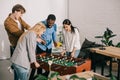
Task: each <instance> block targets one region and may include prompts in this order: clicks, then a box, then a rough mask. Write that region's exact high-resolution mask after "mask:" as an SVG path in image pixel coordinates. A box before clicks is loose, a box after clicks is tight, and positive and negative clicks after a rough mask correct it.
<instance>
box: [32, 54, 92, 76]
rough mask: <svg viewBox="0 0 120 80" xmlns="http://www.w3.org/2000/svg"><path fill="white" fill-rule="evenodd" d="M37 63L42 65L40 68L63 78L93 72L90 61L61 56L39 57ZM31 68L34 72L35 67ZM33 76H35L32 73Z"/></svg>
mask: <svg viewBox="0 0 120 80" xmlns="http://www.w3.org/2000/svg"><path fill="white" fill-rule="evenodd" d="M37 62H38V63H39V64H40V68H42V69H45V70H46V71H55V72H58V73H59V74H60V75H61V76H62V75H67V74H73V73H77V72H83V71H90V70H91V60H90V59H86V60H85V59H82V58H73V57H67V56H60V55H52V56H41V55H40V56H37ZM31 67H32V70H33V72H34V70H35V67H34V65H32V66H31ZM34 73H35V72H34ZM31 75H33V73H32V72H31Z"/></svg>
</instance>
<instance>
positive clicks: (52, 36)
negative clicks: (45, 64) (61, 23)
mask: <svg viewBox="0 0 120 80" xmlns="http://www.w3.org/2000/svg"><path fill="white" fill-rule="evenodd" d="M42 23H43V24H44V25H45V26H46V25H47V22H46V20H45V21H42ZM56 30H57V25H56V24H54V25H53V26H52V27H51V28H48V27H47V26H46V31H45V32H44V33H43V34H42V36H41V38H42V39H43V40H45V41H46V44H45V45H43V44H41V43H37V45H38V46H39V47H40V48H41V49H42V50H44V51H45V50H46V49H47V48H48V49H51V48H52V42H53V41H54V42H56Z"/></svg>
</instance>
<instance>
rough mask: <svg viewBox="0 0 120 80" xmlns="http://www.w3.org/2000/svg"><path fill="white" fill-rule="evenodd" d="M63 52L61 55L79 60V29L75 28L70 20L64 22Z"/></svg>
mask: <svg viewBox="0 0 120 80" xmlns="http://www.w3.org/2000/svg"><path fill="white" fill-rule="evenodd" d="M62 32H63V51H62V53H61V55H64V54H65V55H67V56H71V57H74V58H77V57H78V55H79V53H80V48H81V45H80V37H79V36H80V35H79V31H78V28H76V27H73V26H72V23H71V21H70V20H69V19H65V20H64V21H63V30H62Z"/></svg>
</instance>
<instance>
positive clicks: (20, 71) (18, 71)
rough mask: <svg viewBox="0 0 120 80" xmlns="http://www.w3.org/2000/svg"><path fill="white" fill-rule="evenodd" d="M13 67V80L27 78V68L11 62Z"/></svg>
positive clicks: (25, 79) (24, 79)
mask: <svg viewBox="0 0 120 80" xmlns="http://www.w3.org/2000/svg"><path fill="white" fill-rule="evenodd" d="M12 67H13V69H14V80H28V74H29V70H28V69H26V68H23V67H21V66H19V65H17V64H14V63H13V64H12Z"/></svg>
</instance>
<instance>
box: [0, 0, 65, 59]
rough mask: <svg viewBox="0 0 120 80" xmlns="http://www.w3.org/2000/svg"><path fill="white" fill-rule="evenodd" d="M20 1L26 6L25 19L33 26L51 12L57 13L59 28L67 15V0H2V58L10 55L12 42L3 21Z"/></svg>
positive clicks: (0, 30) (0, 33)
mask: <svg viewBox="0 0 120 80" xmlns="http://www.w3.org/2000/svg"><path fill="white" fill-rule="evenodd" d="M18 3H19V4H22V5H23V6H24V7H25V9H26V13H25V14H24V15H23V19H24V20H25V21H26V22H27V23H28V24H30V25H31V26H33V25H34V24H36V23H37V22H39V21H41V20H45V19H46V18H47V16H48V15H49V14H55V15H56V18H57V20H56V23H57V25H58V30H59V26H61V25H62V21H63V20H64V19H65V18H66V17H67V5H66V4H67V0H0V58H1V57H9V56H10V55H9V54H10V52H9V45H10V43H9V41H8V37H7V34H6V31H5V30H4V25H3V23H4V20H5V19H6V17H7V16H8V14H9V13H11V9H12V7H13V5H15V4H18ZM4 35H5V36H4ZM6 50H7V51H6Z"/></svg>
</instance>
